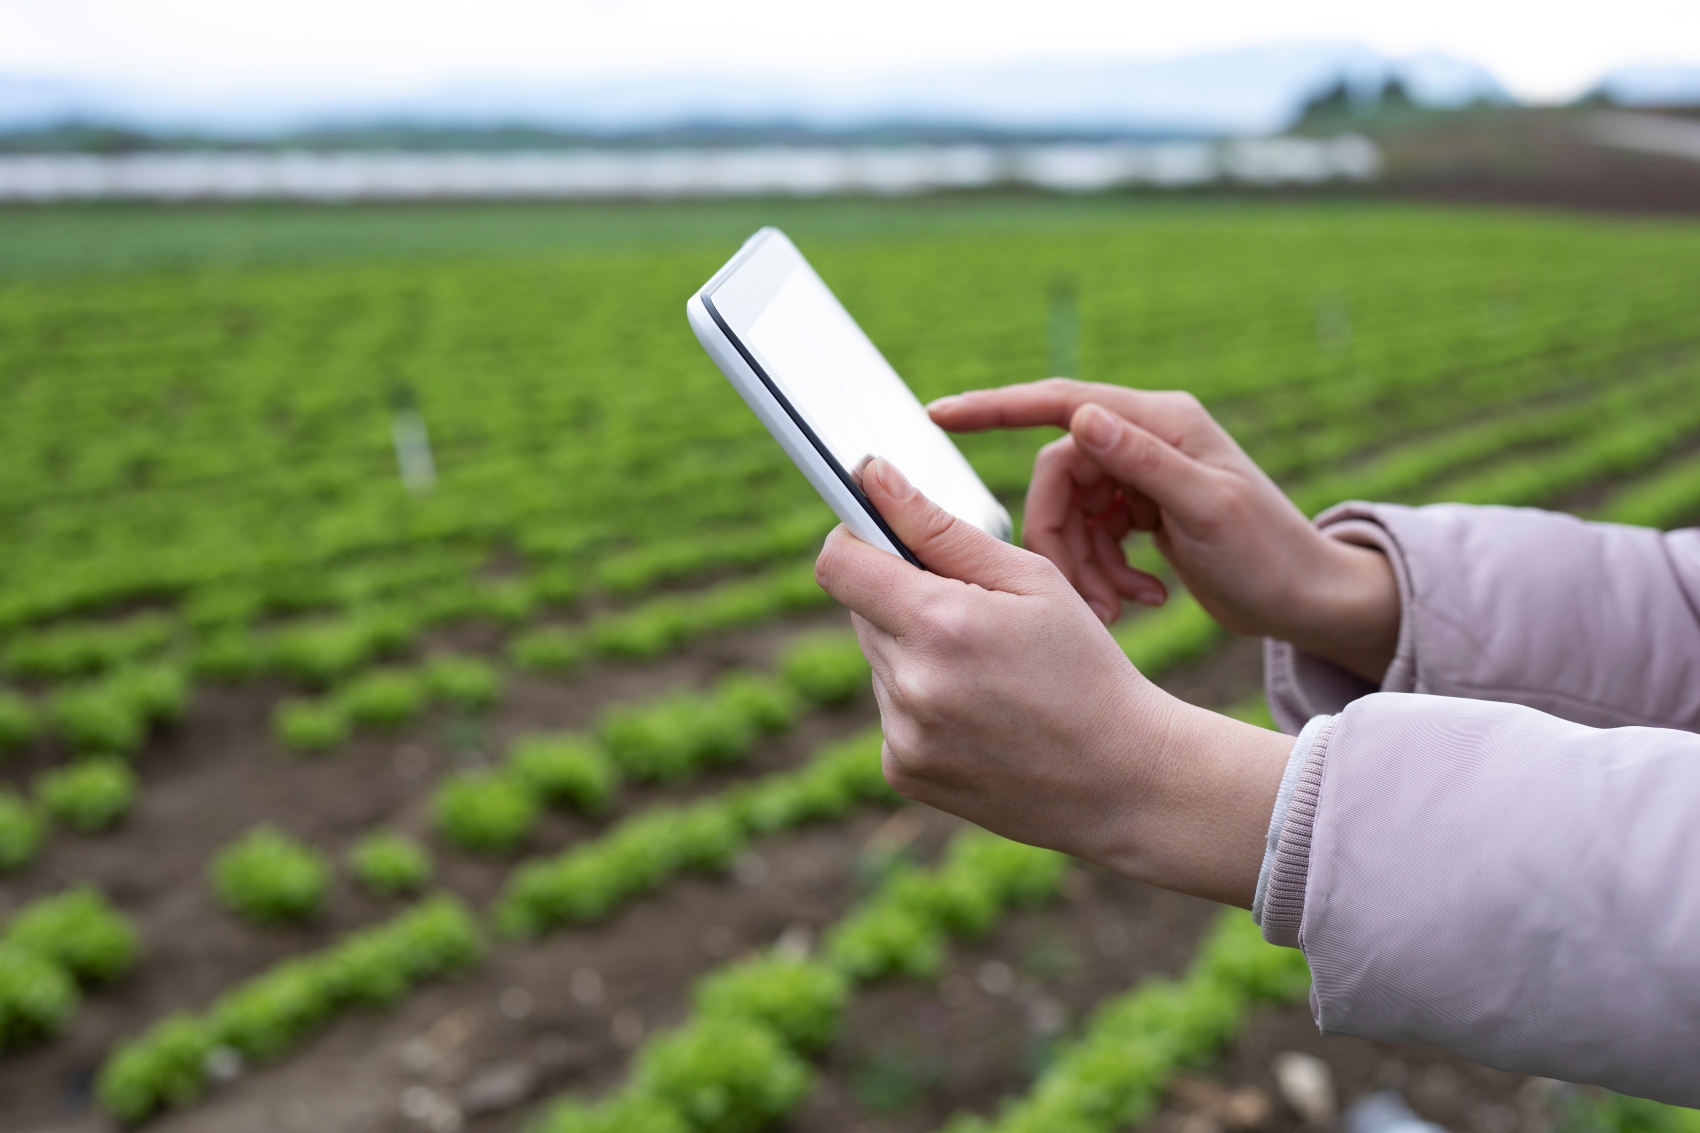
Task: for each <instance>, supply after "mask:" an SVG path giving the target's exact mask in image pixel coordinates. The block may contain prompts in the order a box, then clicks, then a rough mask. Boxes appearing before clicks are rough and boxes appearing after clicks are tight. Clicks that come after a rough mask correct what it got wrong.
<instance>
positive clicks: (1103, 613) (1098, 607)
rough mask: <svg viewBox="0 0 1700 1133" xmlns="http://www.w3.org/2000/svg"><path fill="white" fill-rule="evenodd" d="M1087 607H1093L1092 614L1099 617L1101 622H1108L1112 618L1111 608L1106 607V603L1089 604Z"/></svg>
mask: <svg viewBox="0 0 1700 1133" xmlns="http://www.w3.org/2000/svg"><path fill="white" fill-rule="evenodd" d="M1087 605H1088V606H1091V607H1092V612H1093V613H1094V614H1097V615H1098V620H1099V621H1101V622H1108V621H1109V620H1110V618H1111V616H1112V615H1111V613H1110V608H1109V607H1108V606H1106V605H1104V603H1102V602H1088V603H1087Z"/></svg>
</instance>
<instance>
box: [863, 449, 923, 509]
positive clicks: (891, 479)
mask: <svg viewBox="0 0 1700 1133" xmlns="http://www.w3.org/2000/svg"><path fill="white" fill-rule="evenodd" d="M868 471H869V472H871V473H873V477H874V479H875V480H878V481H879V484H880V488H881V490H883V491H884V492H885V494H886V495H888V496H890V497H891V498H892V499H894V500H906V499H908V498H909V497H910V496H912V495H914V494H915V486H914V485H913V484H911V483H910V482H909V478H908V477H907V476H905V475H903V473H902V472H900V471H898V468H897V465H895V464H893V463H892V462H891V461H889V460H887V459H885V457H883V456H876V457H874V461H873V463H872V464H870V465H869V466H868Z"/></svg>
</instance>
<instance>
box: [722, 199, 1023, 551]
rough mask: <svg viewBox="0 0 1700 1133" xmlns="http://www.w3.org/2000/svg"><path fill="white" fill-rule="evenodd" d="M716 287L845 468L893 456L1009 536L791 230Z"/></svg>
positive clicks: (1000, 516) (959, 512)
mask: <svg viewBox="0 0 1700 1133" xmlns="http://www.w3.org/2000/svg"><path fill="white" fill-rule="evenodd" d="M709 294H710V295H711V297H712V300H713V303H714V306H715V308H716V309H717V311H718V312H719V313H720V315H721V316H722V318H724V319H725V321H726V323H727V325H728V326H729V328H730V329H731V330H732V332H733V333H734V334H735V335H736V336H737V337H738V338H739V340H740V341H741V344H742V345H743V347H744V348H745V349H746V350H747V351H748V352H749V353H750V354H751V355H752V356H753V357H754V358H755V360H756V361H757V363H758V364H759V365H760V367H761V368H762V369H763V370H764V371H765V374H766V377H767V378H768V380H769V381H770V382H771V383H772V384H773V386H774V388H775V390H776V392H778V393H779V395H780V396H781V397H783V398H784V399H785V400H786V401H787V402H789V403H790V406H791V408H792V409H793V411H794V412H795V413H796V414H797V415H798V416H799V417H801V418H802V419H803V421H804V423H805V424H807V425H808V426H809V428H810V429H812V430H813V432H814V434H815V436H816V437H817V438H818V439H819V441H820V442H821V444H822V445H824V446H825V448H826V449H827V451H828V452H829V453H830V454H831V455H832V457H833V458H834V459H835V460H836V461H837V462H838V464H839V465H840V467H842V468H843V469H844V470H845V471H846V472H850V473H852V474H854V475H859V474H860V471H861V468H862V466H863V465H864V464H865V463H866V462H867V461H868V460H870V459H871V458H873V457H875V456H882V457H885V458H886V459H888V460H890V461H891V462H892V463H894V464H896V465H897V466H898V468H900V469H902V470H903V473H904V475H905V476H907V477H909V479H910V480H911V481H912V482H913V483H914V484H915V486H916V487H918V488H920V489H921V491H923V492H924V493H926V495H927V497H928V498H929V499H931V500H933V501H934V502H935V503H937V504H938V505H939V506H940V507H942V508H944V509H945V510H946V511H949V512H950V513H951V514H953V515H956V516H958V517H960V518H962V519H965V520H967V521H968V522H970V523H973V524H974V525H975V526H977V527H980V528H981V529H982V530H985V531H989V532H990V533H992V534H994V535H996V536H998V537H999V538H1004V539H1007V538H1008V537H1009V534H1010V532H1009V520H1008V516H1007V514H1006V513H1005V512H1004V510H1003V508H1002V506H1001V505H999V504H998V502H997V500H996V499H995V498H994V497H993V496H992V495H991V493H990V492H989V491H987V490H986V486H985V485H984V484H982V483H981V482H980V478H979V476H977V475H976V474H975V472H974V469H973V468H972V467H971V466H970V465H969V463H968V461H967V460H966V459H964V457H963V456H962V454H961V452H959V451H958V450H957V448H956V445H955V444H953V443H952V442H951V440H950V437H949V436H948V435H946V434H945V432H944V431H943V430H942V429H940V428H939V427H938V426H937V425H935V424H933V422H932V419H931V418H929V417H928V416H927V411H926V409H925V408H923V407H922V405H921V403H920V401H919V400H918V399H917V398H916V397H915V395H914V393H912V392H911V391H910V389H909V387H908V386H907V385H905V384H904V382H903V379H902V378H900V377H899V376H898V375H897V371H896V370H894V369H892V367H891V365H890V363H888V362H887V361H886V360H885V358H884V356H882V355H881V354H880V352H879V349H878V348H877V347H875V346H874V344H873V342H872V341H870V340H869V338H868V336H867V335H866V334H864V333H863V331H862V328H861V327H859V326H857V325H856V321H855V320H854V319H852V318H851V317H850V314H849V312H848V311H846V310H845V309H844V307H843V305H842V304H841V303H839V301H838V299H837V297H836V296H834V295H833V294H832V292H831V291H830V290H829V289H828V288H827V286H826V284H825V283H824V282H822V281H821V278H820V276H819V275H817V274H815V271H814V269H813V268H812V267H810V266H809V264H808V261H806V260H804V259H803V257H802V255H801V253H799V252H798V251H797V250H796V248H795V247H794V246H793V245H792V244H791V242H790V241H789V240H788V239H786V238H785V236H784V235H783V234H782V233H779V232H777V231H775V230H769V231H768V233H767V234H766V238H765V239H763V240H762V241H761V243H760V244H759V245H757V246H756V247H755V248H753V249H752V250H751V251H750V253H749V254H748V255H747V256H746V257H745V258H743V259H742V260H741V261H737V262H735V265H734V267H733V270H732V271H731V272H730V273H729V274H728V275H727V276H725V277H724V278H723V279H722V280H721V281H720V282H719V285H718V286H716V287H714V288H713V289H712V291H710V292H709Z"/></svg>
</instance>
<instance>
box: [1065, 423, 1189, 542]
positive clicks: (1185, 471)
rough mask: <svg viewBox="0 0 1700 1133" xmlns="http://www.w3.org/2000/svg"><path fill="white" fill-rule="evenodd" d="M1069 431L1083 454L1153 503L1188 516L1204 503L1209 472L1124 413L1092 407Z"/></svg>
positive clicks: (1070, 426)
mask: <svg viewBox="0 0 1700 1133" xmlns="http://www.w3.org/2000/svg"><path fill="white" fill-rule="evenodd" d="M1068 427H1069V432H1070V433H1072V434H1073V435H1074V443H1075V445H1076V447H1078V448H1079V449H1080V451H1081V452H1083V453H1085V454H1086V455H1087V456H1088V457H1090V458H1091V459H1092V462H1093V463H1094V464H1096V465H1097V466H1098V467H1100V468H1102V469H1103V470H1104V471H1105V472H1108V473H1109V474H1110V476H1111V477H1113V478H1114V479H1116V480H1119V481H1120V482H1121V483H1123V484H1127V485H1130V486H1131V487H1134V488H1137V489H1138V490H1139V491H1140V492H1142V493H1144V494H1145V495H1146V496H1149V497H1150V498H1151V500H1152V502H1153V503H1155V504H1156V505H1157V506H1158V507H1160V508H1164V509H1166V510H1170V511H1175V512H1179V513H1181V514H1185V513H1186V512H1187V511H1188V510H1190V509H1189V508H1188V507H1187V506H1186V505H1187V504H1188V503H1191V502H1193V501H1196V500H1197V499H1198V498H1199V489H1200V488H1201V487H1203V486H1204V481H1205V480H1206V479H1207V478H1208V474H1209V469H1207V468H1206V467H1205V466H1204V465H1202V464H1200V463H1198V461H1196V460H1194V459H1193V458H1192V457H1190V456H1188V455H1186V454H1185V453H1183V452H1182V451H1180V450H1179V449H1178V448H1175V447H1174V446H1173V445H1171V444H1169V443H1168V442H1166V441H1164V440H1163V439H1162V438H1161V437H1158V436H1156V435H1155V434H1153V433H1150V432H1147V431H1146V430H1144V429H1142V428H1140V427H1139V426H1138V425H1135V424H1134V423H1133V422H1131V421H1129V420H1127V419H1126V418H1125V417H1122V416H1121V415H1120V414H1116V413H1111V412H1110V411H1109V410H1108V409H1105V408H1104V407H1102V406H1100V405H1094V404H1092V403H1090V402H1088V403H1087V404H1085V405H1082V406H1081V407H1080V408H1079V409H1076V410H1075V411H1074V416H1073V418H1071V419H1070V421H1069V425H1068Z"/></svg>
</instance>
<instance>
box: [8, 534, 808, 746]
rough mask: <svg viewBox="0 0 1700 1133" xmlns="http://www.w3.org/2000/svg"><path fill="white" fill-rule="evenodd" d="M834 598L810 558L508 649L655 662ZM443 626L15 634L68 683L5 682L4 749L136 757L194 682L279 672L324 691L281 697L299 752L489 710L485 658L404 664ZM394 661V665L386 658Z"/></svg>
mask: <svg viewBox="0 0 1700 1133" xmlns="http://www.w3.org/2000/svg"><path fill="white" fill-rule="evenodd" d="M829 602H830V599H827V598H826V597H825V596H824V595H823V594H822V592H821V590H820V588H819V587H818V586H816V585H815V584H814V578H813V569H812V566H811V564H810V563H809V562H806V561H805V562H799V563H797V564H795V565H788V566H784V567H780V568H776V569H773V570H769V571H766V572H762V573H758V574H757V575H756V576H754V577H749V578H742V579H737V580H734V581H731V582H728V583H724V584H721V585H718V586H712V587H709V588H708V589H706V590H703V591H699V592H696V593H691V594H684V595H668V596H663V597H660V598H654V599H650V600H648V601H645V602H640V603H637V604H636V605H634V606H630V607H627V608H624V609H619V610H613V611H607V612H604V613H601V614H597V615H594V616H592V617H590V618H587V619H585V620H583V621H581V622H580V623H578V624H573V625H560V626H552V625H539V626H536V627H533V628H531V629H527V630H523V631H521V632H518V633H515V634H513V635H511V636H510V637H509V639H508V642H507V646H506V654H507V659H508V661H509V663H510V664H511V665H512V666H513V667H515V668H517V669H520V670H522V671H529V672H544V673H552V674H563V673H569V672H571V671H573V670H574V669H576V668H577V667H579V666H580V665H581V664H583V663H584V662H585V661H587V660H590V659H592V658H598V657H600V658H605V659H619V660H629V661H637V660H651V659H654V658H656V657H659V656H662V655H664V654H666V653H669V652H671V651H673V650H676V649H678V648H680V647H681V646H684V645H686V644H689V643H690V642H693V641H696V640H700V639H701V638H703V637H706V636H708V635H711V634H714V633H720V632H725V631H727V630H731V629H737V628H742V627H747V626H751V625H756V624H759V623H761V622H763V621H766V620H768V619H770V618H774V617H778V616H782V615H785V614H790V613H798V612H803V611H807V610H811V609H818V608H821V607H822V606H823V605H825V604H827V603H829ZM456 616H457V617H458V616H459V615H456ZM451 620H452V619H451ZM442 624H443V620H442V613H441V611H440V610H438V611H435V612H431V611H425V612H422V611H421V610H419V609H408V608H404V607H403V606H401V605H400V604H393V603H392V604H388V605H384V606H372V607H366V608H362V609H357V610H354V611H351V612H349V613H347V614H345V615H342V616H338V617H334V618H314V619H308V620H306V621H301V622H296V623H290V624H287V625H284V626H281V627H279V628H276V629H274V630H269V631H265V632H264V633H249V632H247V631H243V634H242V635H241V636H236V635H235V634H232V633H226V634H214V635H213V636H210V637H207V638H204V639H197V641H195V642H190V643H188V644H185V643H184V642H182V641H181V640H179V635H178V634H177V632H176V628H175V625H174V623H173V622H172V621H171V619H169V618H168V617H166V616H165V615H163V614H158V613H151V614H146V613H145V614H139V615H135V616H132V617H130V618H128V619H126V620H122V621H118V622H98V623H82V624H74V625H69V626H60V627H57V628H55V629H53V630H51V631H46V632H45V633H44V634H42V635H41V638H40V639H39V640H34V641H14V642H13V643H12V645H11V647H10V649H9V651H8V653H7V657H8V658H9V659H10V661H9V663H10V666H11V668H12V670H13V671H14V672H29V673H46V672H49V671H51V672H53V673H54V674H56V675H58V676H63V677H67V678H69V679H66V680H63V681H60V682H59V683H57V684H55V685H53V686H51V692H50V693H49V694H48V695H45V696H42V697H40V698H31V697H26V696H25V695H24V694H22V693H20V692H18V691H16V690H8V689H5V688H3V687H0V756H3V755H4V754H6V753H7V752H10V751H15V750H17V749H19V748H21V747H24V746H27V745H29V744H30V743H32V742H34V741H35V740H36V739H37V738H38V737H39V736H41V735H43V734H52V735H55V736H57V737H58V738H59V739H61V740H62V741H63V742H64V744H65V745H66V746H68V747H69V748H71V749H72V750H73V751H75V752H79V753H83V754H95V755H124V754H128V753H130V752H133V751H135V750H136V749H137V748H138V747H139V746H140V745H141V743H142V741H143V740H144V739H145V738H146V736H147V734H148V730H149V729H150V728H151V727H153V726H155V725H158V724H165V723H170V722H172V721H174V720H176V719H177V718H178V717H179V716H181V714H182V712H183V709H184V706H185V704H186V703H187V701H188V698H189V696H190V691H191V682H192V681H193V680H195V679H203V680H225V681H228V680H246V679H251V678H253V677H255V676H259V675H262V674H265V673H272V674H275V675H278V676H281V677H284V678H286V679H288V680H291V681H294V682H297V683H298V684H301V685H304V686H306V687H308V688H311V689H324V690H327V691H325V692H324V693H323V695H320V696H317V697H313V698H296V699H291V700H287V701H285V702H284V703H283V704H282V705H281V706H280V709H279V711H278V714H277V716H276V718H275V720H274V727H275V730H276V732H277V733H278V736H279V738H280V739H281V740H282V741H283V742H284V743H285V744H286V745H288V746H290V747H292V748H294V749H297V750H303V751H317V750H323V749H325V748H327V747H333V746H335V745H337V744H338V743H341V742H342V741H343V740H344V739H346V738H347V736H348V734H349V732H350V731H351V729H353V728H355V727H357V726H364V727H369V728H380V729H381V728H394V727H399V726H402V725H404V724H406V723H408V722H410V721H411V720H412V719H414V718H415V717H417V716H418V714H419V713H420V712H422V711H423V710H424V709H425V708H426V707H427V706H428V705H429V704H431V703H433V702H434V703H440V704H443V705H445V706H447V707H450V708H452V709H456V710H459V711H477V710H481V709H485V708H488V707H489V706H491V705H492V704H493V703H494V702H495V701H496V700H497V699H498V698H499V697H500V695H501V690H502V677H501V674H500V672H498V671H497V670H496V669H495V667H494V666H493V665H492V664H491V662H489V661H488V660H483V659H480V658H477V657H473V656H468V655H464V654H456V653H443V652H434V653H431V654H429V655H427V657H426V658H425V659H424V660H423V661H422V662H420V663H418V664H416V665H407V664H397V663H394V659H396V658H400V657H403V656H405V655H406V654H407V653H408V652H409V651H410V650H413V649H415V648H416V647H417V646H418V645H419V644H420V643H421V642H422V641H423V639H424V637H425V635H426V633H427V632H428V631H430V630H431V629H433V628H435V627H438V626H440V625H442ZM24 658H30V660H29V661H28V662H27V663H26V661H25V660H23V659H24ZM48 659H51V661H50V660H48ZM386 659H389V662H390V663H380V662H385V661H386Z"/></svg>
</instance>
